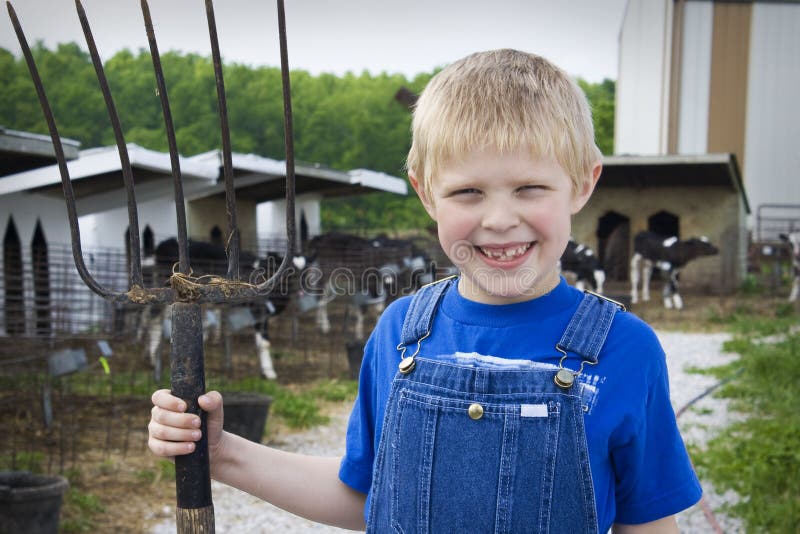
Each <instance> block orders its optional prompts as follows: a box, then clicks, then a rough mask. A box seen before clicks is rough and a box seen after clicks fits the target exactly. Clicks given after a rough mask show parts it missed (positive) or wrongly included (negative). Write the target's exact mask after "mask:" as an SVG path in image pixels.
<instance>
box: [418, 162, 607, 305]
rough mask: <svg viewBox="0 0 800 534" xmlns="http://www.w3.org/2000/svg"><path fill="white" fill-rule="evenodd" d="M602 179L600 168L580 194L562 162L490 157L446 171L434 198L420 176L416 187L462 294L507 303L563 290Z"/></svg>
mask: <svg viewBox="0 0 800 534" xmlns="http://www.w3.org/2000/svg"><path fill="white" fill-rule="evenodd" d="M599 175H600V164H599V163H597V164H596V165H595V167H594V168H593V169H592V176H591V177H587V179H586V180H584V182H585V185H584V186H581V187H580V190H579V191H574V188H573V185H572V181H571V180H570V178H569V176H568V175H567V173H566V172H565V171H564V169H563V168H562V167H561V166H560V165H559V164H558V163H557V162H556V160H555V159H554V158H549V157H546V158H537V157H533V156H531V155H529V154H527V153H525V152H522V151H517V152H512V153H510V154H500V153H499V152H497V151H494V150H484V151H480V152H471V153H470V154H468V155H467V157H465V158H462V159H461V160H459V161H458V162H456V163H451V164H447V165H445V166H444V167H443V168H442V169H441V172H440V173H439V174H438V176H436V177H435V178H434V179H433V180H432V181H431V187H430V193H429V194H426V193H425V192H424V191H422V190H421V188H420V184H419V182H418V181H417V180H416V179H415V177H414V176H413V175H412V176H411V183H412V185H413V186H414V188H415V189H416V190H417V193H418V194H419V195H420V198H421V199H422V202H423V204H424V205H425V209H426V210H427V211H428V213H429V214H430V216H431V217H432V218H433V219H434V220H435V221H436V222H437V225H438V229H439V242H440V244H441V245H442V248H443V249H444V251H445V253H446V254H447V256H448V258H450V260H451V261H452V262H453V264H454V265H455V266H456V267H457V268H458V269H459V270H460V272H461V279H460V281H459V286H458V289H459V292H460V293H461V294H462V295H463V296H464V297H466V298H468V299H470V300H473V301H476V302H482V303H486V304H507V303H513V302H521V301H525V300H530V299H532V298H536V297H538V296H541V295H543V294H545V293H547V292H549V291H550V290H552V289H553V288H554V287H555V286H556V285H558V281H559V275H558V270H557V263H558V260H559V258H560V257H561V254H562V253H563V251H564V248H565V247H566V245H567V241H569V236H570V218H571V215H572V214H573V213H576V212H577V211H578V210H580V208H581V207H583V205H584V204H585V203H586V201H587V200H588V198H589V195H590V194H591V192H592V189H593V188H594V183H595V182H596V180H597V177H599Z"/></svg>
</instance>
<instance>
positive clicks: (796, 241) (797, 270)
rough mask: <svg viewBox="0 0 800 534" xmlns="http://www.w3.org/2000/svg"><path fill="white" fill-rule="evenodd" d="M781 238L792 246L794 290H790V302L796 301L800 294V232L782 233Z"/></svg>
mask: <svg viewBox="0 0 800 534" xmlns="http://www.w3.org/2000/svg"><path fill="white" fill-rule="evenodd" d="M780 238H781V241H785V242H786V243H788V244H789V246H791V247H792V290H791V291H790V292H789V302H794V301H796V300H797V297H798V296H800V232H791V233H788V234H780Z"/></svg>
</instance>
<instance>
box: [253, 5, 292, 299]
mask: <svg viewBox="0 0 800 534" xmlns="http://www.w3.org/2000/svg"><path fill="white" fill-rule="evenodd" d="M278 38H279V41H280V50H281V82H282V86H283V131H284V145H285V147H286V254H285V255H284V257H283V261H282V262H281V264H280V266H279V267H278V269H277V271H276V272H275V273H274V274H273V275H272V276H270V277H269V279H268V280H266V281H264V282H263V283H261V284H259V285H258V286H257V290H258V292H259V293H260V294H265V293H268V292H269V291H271V290H272V289H273V288H274V287H275V285H276V284H278V283H279V282H280V281H281V278H283V276H284V274H285V273H286V271H287V269H289V265H290V264H291V261H292V259H293V256H294V253H295V246H296V244H295V239H296V231H295V202H294V193H295V174H294V130H293V127H292V90H291V80H290V76H289V54H288V50H287V45H286V12H285V10H284V7H283V0H278Z"/></svg>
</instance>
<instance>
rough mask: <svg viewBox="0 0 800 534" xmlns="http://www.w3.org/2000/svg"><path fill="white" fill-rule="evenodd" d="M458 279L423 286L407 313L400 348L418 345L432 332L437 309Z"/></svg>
mask: <svg viewBox="0 0 800 534" xmlns="http://www.w3.org/2000/svg"><path fill="white" fill-rule="evenodd" d="M455 280H456V277H454V276H452V277H449V278H443V279H442V280H438V281H436V282H433V283H431V284H428V285H425V286H422V287H421V288H420V290H419V291H417V292H416V293H415V294H414V296H413V297H412V298H411V305H410V306H409V307H408V311H407V312H406V318H405V320H404V321H403V330H402V331H401V334H400V337H401V340H400V345H399V347H398V348H400V347H405V346H407V345H410V344H413V343H418V342H419V341H420V340H422V339H423V338H425V337H427V335H428V334H429V333H430V331H431V327H432V326H433V318H434V316H435V315H436V308H437V307H438V306H439V303H440V302H441V300H442V297H443V296H444V294H445V292H446V291H447V290H448V289H450V286H452V285H453V284H454V283H455Z"/></svg>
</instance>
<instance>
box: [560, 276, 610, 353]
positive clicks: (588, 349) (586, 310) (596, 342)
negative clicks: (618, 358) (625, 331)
mask: <svg viewBox="0 0 800 534" xmlns="http://www.w3.org/2000/svg"><path fill="white" fill-rule="evenodd" d="M618 309H622V310H623V311H624V309H625V308H624V307H621V305H620V304H619V303H618V302H614V301H613V300H609V299H607V298H604V297H602V296H601V295H597V294H595V293H588V292H587V293H584V295H583V300H582V301H581V303H580V305H579V306H578V310H577V311H576V312H575V314H574V315H573V316H572V319H571V320H570V322H569V324H568V325H567V329H566V330H565V331H564V335H563V336H561V341H559V342H558V345H556V347H557V348H560V349H562V350H564V351H567V352H572V353H575V354H577V355H579V356H580V357H581V358H583V359H584V360H586V362H587V363H589V364H596V363H597V357H598V355H599V354H600V349H601V348H603V343H605V341H606V336H607V335H608V331H609V330H610V329H611V321H612V320H613V319H614V314H616V313H617V310H618Z"/></svg>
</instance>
